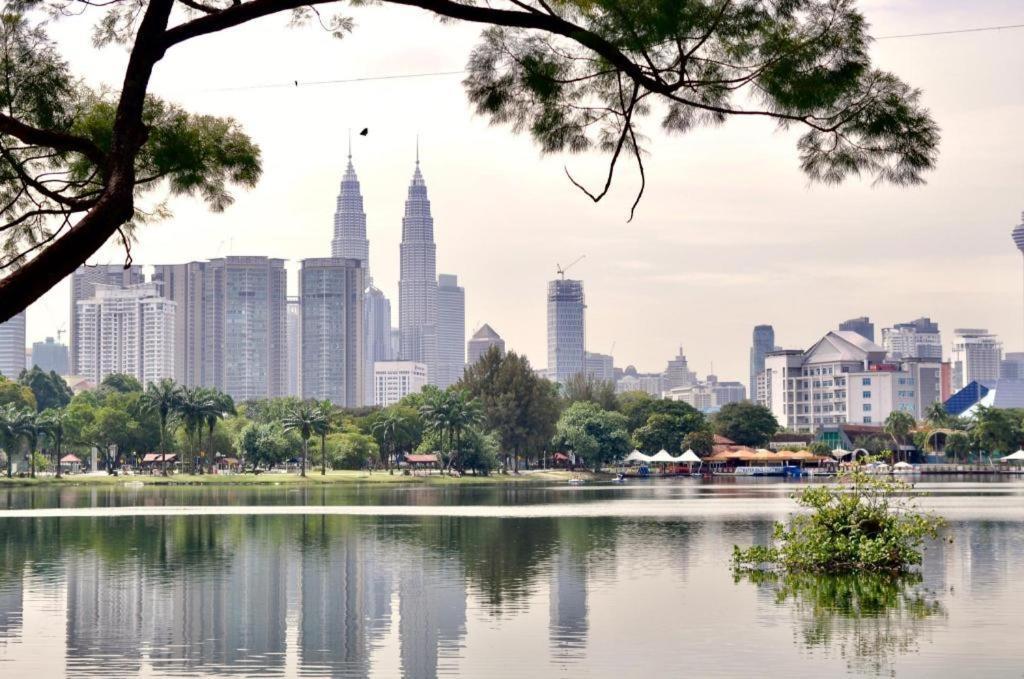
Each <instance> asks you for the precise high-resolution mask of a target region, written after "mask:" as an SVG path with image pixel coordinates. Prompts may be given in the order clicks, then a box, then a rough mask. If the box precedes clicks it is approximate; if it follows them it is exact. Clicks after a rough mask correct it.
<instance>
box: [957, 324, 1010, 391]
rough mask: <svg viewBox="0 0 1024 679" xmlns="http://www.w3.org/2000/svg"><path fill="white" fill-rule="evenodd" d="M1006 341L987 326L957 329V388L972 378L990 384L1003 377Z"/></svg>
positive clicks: (969, 381) (973, 380) (962, 386)
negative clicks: (1002, 367) (1002, 364)
mask: <svg viewBox="0 0 1024 679" xmlns="http://www.w3.org/2000/svg"><path fill="white" fill-rule="evenodd" d="M1002 360H1003V343H1002V342H1000V341H999V338H998V337H996V336H995V335H993V334H991V333H990V332H989V331H988V330H986V329H985V328H957V329H956V330H954V331H953V356H952V363H953V390H954V391H959V390H960V389H963V388H964V387H965V386H967V385H968V384H970V383H971V382H980V383H981V384H984V385H986V386H991V385H994V384H995V382H996V380H998V379H999V369H1000V364H1001V363H1002Z"/></svg>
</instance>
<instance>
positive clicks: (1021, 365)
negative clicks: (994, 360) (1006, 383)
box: [999, 351, 1024, 380]
mask: <svg viewBox="0 0 1024 679" xmlns="http://www.w3.org/2000/svg"><path fill="white" fill-rule="evenodd" d="M999 379H1001V380H1024V352H1022V351H1007V352H1006V353H1005V354H1003V361H1002V363H1000V365H999Z"/></svg>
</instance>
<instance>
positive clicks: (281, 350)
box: [203, 257, 288, 402]
mask: <svg viewBox="0 0 1024 679" xmlns="http://www.w3.org/2000/svg"><path fill="white" fill-rule="evenodd" d="M203 287H204V289H203V306H204V309H203V313H204V316H205V319H206V321H205V326H206V332H205V338H204V352H203V363H204V366H203V375H204V381H205V384H206V386H210V387H215V388H217V389H220V390H221V391H224V392H226V393H228V394H230V395H231V397H232V398H233V399H235V401H236V402H242V401H247V400H253V399H265V398H276V397H278V396H284V394H285V393H286V391H287V389H288V360H287V354H288V338H287V334H288V330H287V294H286V289H287V273H286V271H285V268H284V260H282V259H272V258H268V257H223V258H220V259H214V260H210V261H209V262H208V263H207V264H206V276H205V280H204V286H203Z"/></svg>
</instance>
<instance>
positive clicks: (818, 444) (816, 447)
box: [807, 441, 832, 457]
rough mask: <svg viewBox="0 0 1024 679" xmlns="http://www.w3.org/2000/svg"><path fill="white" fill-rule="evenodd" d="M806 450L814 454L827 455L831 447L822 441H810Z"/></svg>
mask: <svg viewBox="0 0 1024 679" xmlns="http://www.w3.org/2000/svg"><path fill="white" fill-rule="evenodd" d="M807 450H808V451H809V452H811V453H813V454H815V455H819V456H822V457H827V456H829V455H831V454H832V449H831V448H829V445H828V444H827V443H825V442H824V441H812V442H811V444H810V445H809V446H807Z"/></svg>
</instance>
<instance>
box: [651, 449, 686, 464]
mask: <svg viewBox="0 0 1024 679" xmlns="http://www.w3.org/2000/svg"><path fill="white" fill-rule="evenodd" d="M678 461H679V458H678V457H672V454H671V453H669V452H668V451H667V450H665V449H664V448H662V449H661V450H659V451H658V452H656V453H655V454H654V456H653V457H651V462H678Z"/></svg>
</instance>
